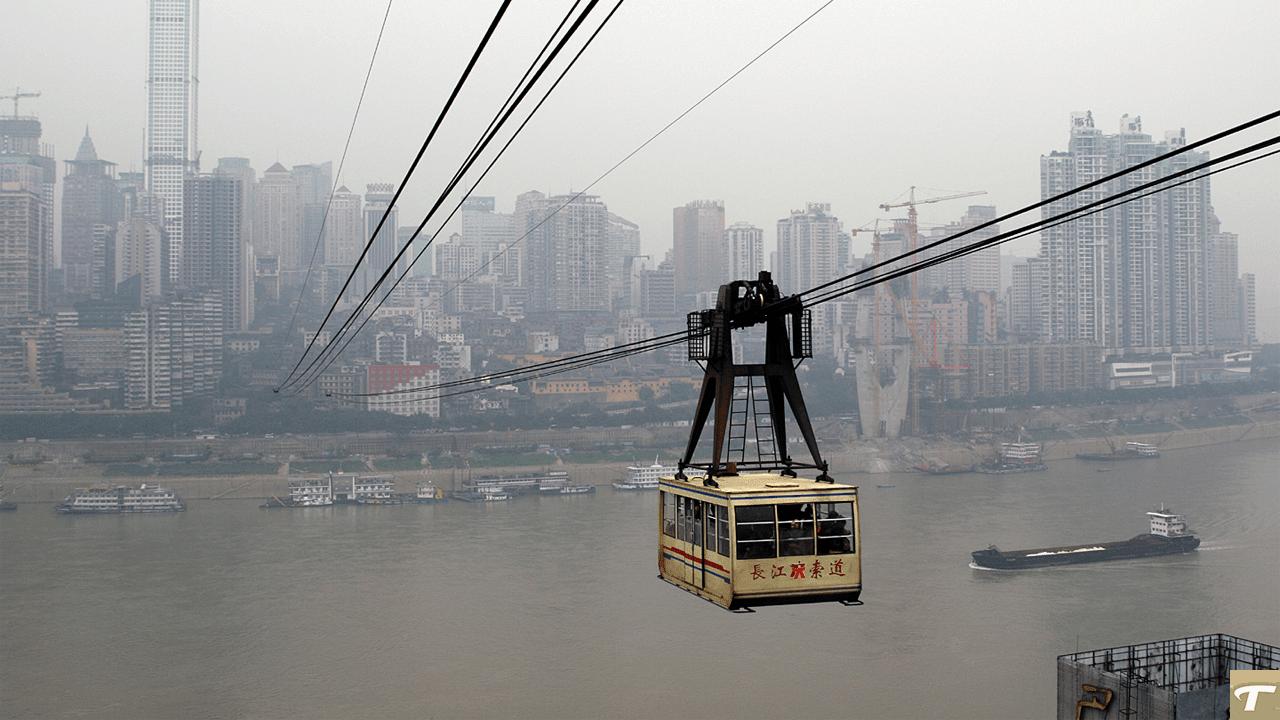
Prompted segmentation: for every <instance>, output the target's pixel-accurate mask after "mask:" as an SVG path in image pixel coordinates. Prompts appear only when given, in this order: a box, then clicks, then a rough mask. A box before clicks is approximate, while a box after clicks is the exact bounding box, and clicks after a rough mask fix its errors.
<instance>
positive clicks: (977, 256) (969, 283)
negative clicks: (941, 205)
mask: <svg viewBox="0 0 1280 720" xmlns="http://www.w3.org/2000/svg"><path fill="white" fill-rule="evenodd" d="M995 217H996V208H995V206H994V205H970V206H969V209H968V210H967V211H966V212H965V214H964V216H963V217H961V218H960V220H959V221H957V222H952V223H947V224H946V225H945V226H943V227H940V228H934V229H931V230H929V231H926V232H922V233H921V234H920V245H922V246H923V245H928V244H929V243H932V242H936V241H938V240H941V239H942V238H945V237H950V236H952V235H955V234H957V233H959V232H963V231H964V230H967V229H969V228H971V227H973V226H975V225H980V224H982V223H984V222H987V221H989V220H992V219H994V218H995ZM999 232H1000V226H999V225H992V226H990V227H986V228H983V229H981V230H978V231H976V232H973V233H970V234H968V235H966V236H964V237H963V238H961V239H959V240H955V241H952V242H949V243H944V244H942V245H939V246H938V247H936V248H933V249H931V250H928V251H925V252H924V253H921V257H920V258H917V259H923V258H930V257H935V256H937V255H941V254H942V253H945V252H947V251H948V250H954V249H956V248H958V247H961V246H962V245H965V244H968V243H973V242H978V241H980V240H986V239H988V238H992V237H995V235H996V234H997V233H999ZM923 275H924V284H925V287H927V288H930V289H941V288H948V289H950V290H953V291H957V292H958V291H962V290H973V291H979V292H988V293H991V294H992V295H993V296H997V295H999V294H1000V248H999V247H998V246H995V245H992V246H991V247H987V248H983V249H982V250H979V251H977V252H975V253H970V254H968V255H963V256H961V257H958V258H955V259H953V260H950V261H948V262H945V263H942V264H940V265H935V266H933V267H931V268H928V269H926V270H925V271H924V273H923Z"/></svg>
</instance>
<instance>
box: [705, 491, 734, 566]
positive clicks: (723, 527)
mask: <svg viewBox="0 0 1280 720" xmlns="http://www.w3.org/2000/svg"><path fill="white" fill-rule="evenodd" d="M706 508H707V549H708V550H710V551H712V552H718V553H720V554H721V555H724V556H726V557H728V555H729V508H727V507H725V506H724V505H713V504H711V503H707V504H706Z"/></svg>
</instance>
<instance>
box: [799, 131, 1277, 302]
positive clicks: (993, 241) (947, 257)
mask: <svg viewBox="0 0 1280 720" xmlns="http://www.w3.org/2000/svg"><path fill="white" fill-rule="evenodd" d="M1277 154H1280V150H1272V151H1271V152H1268V153H1264V154H1262V155H1258V156H1256V157H1252V158H1248V159H1245V160H1241V161H1239V162H1235V163H1232V164H1231V165H1227V166H1225V167H1221V168H1217V169H1215V170H1212V171H1210V172H1207V173H1204V174H1203V175H1196V176H1194V177H1189V178H1184V179H1182V180H1179V181H1178V182H1175V183H1171V184H1168V185H1166V186H1164V187H1158V188H1155V189H1152V190H1148V191H1147V192H1144V193H1142V194H1140V195H1135V196H1133V197H1129V198H1125V199H1123V200H1120V201H1118V202H1114V203H1111V204H1109V205H1105V206H1103V207H1098V208H1094V209H1092V210H1090V211H1088V212H1083V213H1079V212H1078V211H1076V212H1077V213H1078V214H1075V215H1074V216H1073V217H1065V218H1062V219H1060V220H1057V221H1056V222H1053V223H1051V224H1049V225H1044V226H1040V227H1031V228H1026V227H1023V228H1018V229H1017V230H1014V231H1011V232H1013V233H1016V234H1013V235H1010V236H1008V237H1005V236H1004V234H1003V233H1002V234H1001V235H1000V236H997V237H995V238H988V239H985V240H982V241H979V242H976V243H973V244H970V245H966V246H964V247H961V248H957V249H955V250H952V251H948V252H947V253H945V254H944V255H938V256H935V257H934V258H930V259H929V260H927V261H926V260H922V261H918V262H917V263H913V264H912V265H909V266H907V267H904V268H899V269H895V270H893V271H892V272H890V273H886V274H884V275H877V276H875V277H874V278H872V279H869V280H865V281H863V282H860V283H857V284H856V285H854V286H850V287H847V288H843V289H836V290H830V291H828V292H827V293H824V294H823V295H819V296H818V297H817V298H816V299H812V300H809V301H807V302H806V303H805V305H806V306H813V305H819V304H822V303H824V302H827V301H829V300H834V299H836V298H837V297H840V296H843V295H848V294H850V293H853V292H857V291H859V290H865V289H866V288H869V287H871V286H873V285H878V284H880V283H882V282H888V281H890V280H894V279H897V278H898V277H901V276H903V275H908V274H911V273H913V272H919V271H920V270H924V269H927V268H929V267H932V266H934V265H937V264H941V263H944V262H949V261H951V260H954V259H956V258H958V257H963V256H964V255H969V254H971V253H975V252H978V251H979V250H983V249H985V248H987V247H990V246H993V245H999V244H1003V243H1005V242H1008V241H1010V240H1016V239H1018V238H1022V237H1027V236H1029V235H1033V234H1035V233H1037V232H1040V231H1041V230H1045V229H1048V228H1052V227H1057V226H1059V225H1065V224H1067V223H1072V222H1075V221H1077V220H1081V219H1083V218H1086V217H1089V216H1091V215H1096V214H1097V213H1100V212H1104V211H1106V210H1111V209H1113V208H1117V207H1120V206H1121V205H1126V204H1128V203H1131V202H1134V201H1135V200H1141V199H1142V198H1145V197H1150V196H1151V195H1156V194H1158V193H1162V192H1165V191H1168V190H1171V189H1173V188H1175V187H1179V186H1181V185H1186V184H1188V183H1192V182H1195V181H1197V180H1202V179H1204V178H1207V177H1210V176H1212V175H1216V174H1218V173H1220V172H1226V171H1227V170H1232V169H1234V168H1237V167H1240V166H1242V165H1248V164H1249V163H1252V162H1257V161H1258V160H1262V159H1265V158H1268V157H1271V156H1273V155H1277ZM1112 199H1114V198H1107V200H1112ZM1059 217H1061V216H1059Z"/></svg>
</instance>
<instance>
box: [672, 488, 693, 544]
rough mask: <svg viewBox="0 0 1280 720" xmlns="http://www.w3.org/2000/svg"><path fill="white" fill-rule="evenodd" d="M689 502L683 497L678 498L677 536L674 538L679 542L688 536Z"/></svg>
mask: <svg viewBox="0 0 1280 720" xmlns="http://www.w3.org/2000/svg"><path fill="white" fill-rule="evenodd" d="M688 502H689V498H687V497H685V496H683V495H677V496H676V534H675V535H672V537H674V538H676V539H677V540H684V536H685V534H686V532H687V531H686V530H685V525H686V523H687V522H688V520H687V516H686V510H685V505H686V504H687V503H688Z"/></svg>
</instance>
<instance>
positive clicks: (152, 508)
mask: <svg viewBox="0 0 1280 720" xmlns="http://www.w3.org/2000/svg"><path fill="white" fill-rule="evenodd" d="M56 509H57V511H58V512H60V513H77V514H79V513H83V514H114V513H152V512H181V511H183V510H186V509H187V506H186V505H184V504H183V502H182V498H180V497H178V494H177V493H176V492H174V491H173V490H170V489H168V488H162V487H159V486H157V485H152V486H150V487H148V486H147V484H146V483H143V484H142V486H141V487H137V488H131V487H128V486H125V485H118V486H116V487H106V486H98V487H91V488H83V489H80V490H76V491H75V492H73V493H71V494H70V495H68V496H67V497H66V498H65V499H64V500H63V501H62V504H60V505H58V506H57V508H56Z"/></svg>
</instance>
